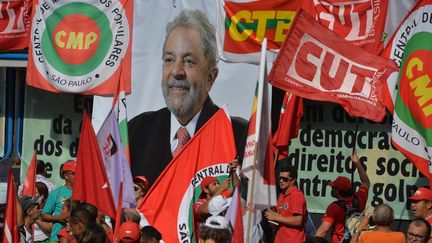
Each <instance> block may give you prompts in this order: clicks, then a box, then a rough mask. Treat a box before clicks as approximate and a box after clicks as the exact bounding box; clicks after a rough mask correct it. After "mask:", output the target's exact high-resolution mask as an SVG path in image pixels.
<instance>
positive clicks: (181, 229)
mask: <svg viewBox="0 0 432 243" xmlns="http://www.w3.org/2000/svg"><path fill="white" fill-rule="evenodd" d="M230 169H231V167H230V165H229V164H226V163H225V164H214V165H211V166H208V167H206V168H204V169H201V170H200V171H198V172H197V173H196V174H195V176H194V177H193V178H192V179H191V182H190V184H189V187H188V188H187V190H186V192H185V193H184V194H183V199H182V201H181V203H180V208H179V211H178V217H177V235H178V239H179V241H180V242H189V243H191V242H198V240H197V239H194V233H193V230H195V229H194V228H193V212H192V206H193V204H194V203H195V202H196V201H198V200H199V195H200V194H201V181H202V180H203V179H204V178H206V177H207V176H214V177H216V178H217V179H218V181H219V183H221V182H222V181H223V180H225V179H226V178H227V177H228V175H229V171H230ZM192 239H194V240H192Z"/></svg>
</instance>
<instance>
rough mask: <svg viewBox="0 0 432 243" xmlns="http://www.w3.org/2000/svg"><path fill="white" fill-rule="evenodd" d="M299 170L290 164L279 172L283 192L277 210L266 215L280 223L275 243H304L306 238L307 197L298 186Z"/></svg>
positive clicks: (280, 186) (268, 211)
mask: <svg viewBox="0 0 432 243" xmlns="http://www.w3.org/2000/svg"><path fill="white" fill-rule="evenodd" d="M296 181H297V170H296V169H295V168H294V167H293V166H291V165H288V166H286V167H283V168H281V170H280V172H279V188H280V189H281V193H280V194H279V198H278V201H277V208H276V212H275V211H273V210H270V209H269V210H267V211H266V212H265V214H264V215H265V217H266V218H267V219H268V220H270V221H274V222H276V223H278V224H279V225H278V228H277V232H276V235H275V240H274V242H275V243H282V242H288V241H289V242H290V243H302V242H304V241H305V240H306V233H305V226H306V199H305V197H304V194H303V192H302V191H300V190H299V189H298V188H297V185H296Z"/></svg>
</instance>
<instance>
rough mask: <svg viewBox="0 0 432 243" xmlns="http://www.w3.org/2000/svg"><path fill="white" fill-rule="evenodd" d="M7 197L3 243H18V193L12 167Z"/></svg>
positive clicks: (9, 173) (9, 174)
mask: <svg viewBox="0 0 432 243" xmlns="http://www.w3.org/2000/svg"><path fill="white" fill-rule="evenodd" d="M6 195H7V198H6V210H5V216H4V217H5V222H4V229H3V243H18V242H20V239H19V237H18V221H17V194H16V191H15V187H14V178H13V175H12V169H9V172H8V182H7V194H6Z"/></svg>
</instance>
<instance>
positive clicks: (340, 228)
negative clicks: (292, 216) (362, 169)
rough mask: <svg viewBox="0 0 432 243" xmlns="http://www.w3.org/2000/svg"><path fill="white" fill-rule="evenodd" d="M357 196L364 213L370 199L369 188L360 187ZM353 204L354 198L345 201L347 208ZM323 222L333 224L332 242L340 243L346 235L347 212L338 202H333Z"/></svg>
mask: <svg viewBox="0 0 432 243" xmlns="http://www.w3.org/2000/svg"><path fill="white" fill-rule="evenodd" d="M355 195H356V197H357V198H358V200H359V209H360V211H363V210H364V209H365V206H366V201H367V198H368V188H366V187H363V186H360V189H359V190H358V191H357V192H356V193H355ZM352 203H353V198H351V199H349V200H346V201H345V205H347V206H351V205H352ZM322 220H323V221H325V222H329V223H331V224H332V226H333V227H332V230H333V235H332V242H334V243H336V242H337V243H339V242H340V241H341V239H342V237H343V236H344V233H345V210H344V209H343V208H342V207H341V206H339V205H338V204H337V203H336V202H332V203H330V205H329V206H328V207H327V210H326V212H325V214H324V217H323V219H322Z"/></svg>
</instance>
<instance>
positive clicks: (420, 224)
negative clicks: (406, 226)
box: [410, 218, 431, 242]
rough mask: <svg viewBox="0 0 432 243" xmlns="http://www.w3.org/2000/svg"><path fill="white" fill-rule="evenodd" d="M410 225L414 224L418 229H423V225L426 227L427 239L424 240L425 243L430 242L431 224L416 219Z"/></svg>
mask: <svg viewBox="0 0 432 243" xmlns="http://www.w3.org/2000/svg"><path fill="white" fill-rule="evenodd" d="M410 224H414V225H415V226H416V227H421V226H422V225H424V226H426V234H425V235H426V239H425V240H424V242H428V240H429V238H430V234H431V225H430V224H429V222H428V221H426V220H425V219H422V218H415V219H413V220H412V221H411V223H410Z"/></svg>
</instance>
